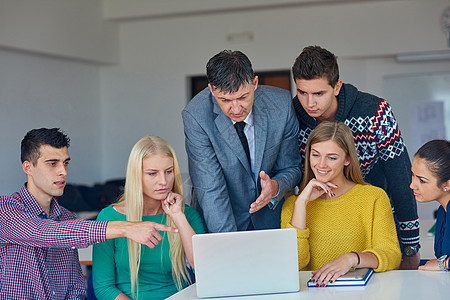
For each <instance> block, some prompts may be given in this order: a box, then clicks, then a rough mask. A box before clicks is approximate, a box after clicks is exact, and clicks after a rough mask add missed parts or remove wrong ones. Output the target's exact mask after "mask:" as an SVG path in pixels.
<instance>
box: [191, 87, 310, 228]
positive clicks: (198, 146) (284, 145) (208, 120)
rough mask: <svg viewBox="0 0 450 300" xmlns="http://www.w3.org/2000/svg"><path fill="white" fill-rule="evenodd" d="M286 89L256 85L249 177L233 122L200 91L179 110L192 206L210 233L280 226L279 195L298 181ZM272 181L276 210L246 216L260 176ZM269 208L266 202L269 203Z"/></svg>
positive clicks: (206, 92)
mask: <svg viewBox="0 0 450 300" xmlns="http://www.w3.org/2000/svg"><path fill="white" fill-rule="evenodd" d="M291 105H292V104H291V96H290V93H289V92H288V91H285V90H282V89H279V88H275V87H270V86H258V88H257V89H256V90H255V99H254V104H253V109H252V113H253V122H254V126H255V157H254V160H255V162H254V169H255V173H254V174H253V173H252V171H251V169H250V166H249V164H248V160H247V157H246V155H245V151H244V148H243V146H242V144H241V142H240V140H239V137H238V135H237V133H236V130H235V128H234V126H233V122H232V121H231V119H230V118H228V117H227V116H226V115H225V114H224V113H223V112H222V110H221V109H220V107H219V105H218V104H217V101H216V99H215V98H214V96H213V95H212V94H211V92H210V91H209V88H206V89H204V90H203V91H201V92H200V93H199V94H197V95H196V96H195V97H194V98H193V99H192V100H191V101H190V102H189V104H188V105H187V106H186V108H185V109H184V110H183V112H182V116H183V123H184V134H185V138H186V152H187V155H188V158H189V173H190V176H191V180H192V183H193V185H194V191H195V196H194V197H193V203H192V204H191V205H192V206H193V207H194V208H196V209H197V210H198V211H199V212H200V213H201V214H202V215H203V217H204V219H205V222H206V225H207V227H208V230H209V231H210V232H222V231H235V230H246V229H247V228H248V226H249V223H250V221H252V224H253V227H254V228H255V229H268V228H279V227H280V213H281V207H282V204H283V203H282V202H283V201H284V199H283V197H284V195H285V194H286V193H287V192H288V191H289V190H292V189H293V188H294V187H295V186H296V185H297V184H298V183H299V182H300V179H301V175H302V174H301V169H300V154H299V151H298V142H297V135H298V128H299V125H298V121H297V119H296V117H295V114H294V112H293V109H292V106H291ZM261 170H263V171H265V172H266V173H267V174H268V175H269V176H270V178H272V179H275V180H277V182H278V184H279V194H278V197H277V198H276V199H274V200H275V206H273V205H266V206H265V207H264V208H262V209H261V210H259V211H258V212H256V213H254V214H250V213H249V212H248V211H249V209H250V204H251V203H253V202H254V201H255V200H256V198H257V197H258V196H259V195H260V193H261V184H260V178H259V172H260V171H261ZM269 204H270V203H269ZM269 206H271V207H272V208H269Z"/></svg>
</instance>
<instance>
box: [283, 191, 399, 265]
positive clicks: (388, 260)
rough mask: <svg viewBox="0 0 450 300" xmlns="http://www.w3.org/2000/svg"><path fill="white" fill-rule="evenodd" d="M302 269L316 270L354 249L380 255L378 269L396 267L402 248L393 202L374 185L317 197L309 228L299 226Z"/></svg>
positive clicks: (288, 205) (287, 207) (287, 214)
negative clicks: (396, 227) (326, 196)
mask: <svg viewBox="0 0 450 300" xmlns="http://www.w3.org/2000/svg"><path fill="white" fill-rule="evenodd" d="M296 199H297V197H296V196H291V197H289V198H288V199H287V200H286V202H285V203H284V205H283V209H282V211H281V228H295V227H293V226H292V225H291V224H290V222H291V218H292V212H293V210H294V204H295V200H296ZM297 243H298V260H299V262H298V265H299V270H317V269H319V268H320V267H322V266H323V265H324V264H325V263H327V262H328V261H330V260H332V259H335V258H336V257H338V256H340V255H342V254H344V253H347V252H351V251H355V252H371V253H373V254H375V255H376V256H377V258H378V262H379V263H378V268H376V269H374V271H375V272H383V271H387V270H392V269H397V268H398V267H399V265H400V262H401V252H400V247H399V242H398V239H397V233H396V230H395V223H394V217H393V215H392V209H391V204H390V202H389V198H388V196H387V195H386V193H385V192H384V191H383V190H382V189H380V188H378V187H375V186H371V185H360V184H357V185H355V186H354V187H353V188H352V189H351V190H350V191H348V192H347V193H345V194H344V195H342V196H340V197H338V198H335V199H320V198H319V199H316V200H314V201H311V202H309V203H308V205H307V207H306V229H298V228H297Z"/></svg>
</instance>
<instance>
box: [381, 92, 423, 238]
mask: <svg viewBox="0 0 450 300" xmlns="http://www.w3.org/2000/svg"><path fill="white" fill-rule="evenodd" d="M373 131H374V133H375V136H376V143H377V148H378V151H379V153H380V158H381V159H380V163H381V164H382V166H383V170H384V174H386V183H387V189H386V192H387V193H388V195H389V196H390V198H391V199H392V204H393V207H394V214H395V216H396V217H397V220H398V222H399V226H400V235H401V242H402V244H403V245H416V244H418V243H419V217H418V214H417V203H416V200H415V199H414V195H413V193H412V190H411V189H410V188H409V184H410V180H411V161H410V159H409V156H408V152H407V150H406V146H405V144H404V141H403V138H402V136H401V133H400V129H399V127H398V123H397V120H396V119H395V116H394V113H393V111H392V108H391V107H390V105H389V104H388V103H387V102H386V101H385V100H381V101H380V103H379V105H378V110H377V114H376V116H375V118H374V119H373Z"/></svg>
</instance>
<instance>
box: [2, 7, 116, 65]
mask: <svg viewBox="0 0 450 300" xmlns="http://www.w3.org/2000/svg"><path fill="white" fill-rule="evenodd" d="M101 15H102V2H101V0H75V1H73V0H0V24H1V25H0V47H3V48H10V49H19V50H25V51H28V52H36V53H41V54H42V53H45V54H48V55H52V56H60V57H65V58H72V59H78V60H86V61H92V62H101V63H116V62H117V61H118V44H117V27H116V24H114V23H112V22H108V21H104V20H103V19H102V18H101Z"/></svg>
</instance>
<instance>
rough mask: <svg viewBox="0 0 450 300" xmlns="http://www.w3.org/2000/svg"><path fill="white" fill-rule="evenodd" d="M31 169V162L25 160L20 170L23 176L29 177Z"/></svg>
mask: <svg viewBox="0 0 450 300" xmlns="http://www.w3.org/2000/svg"><path fill="white" fill-rule="evenodd" d="M32 169H33V164H32V163H31V162H29V161H28V160H26V161H24V162H23V163H22V170H23V171H24V172H25V174H27V175H31V173H32Z"/></svg>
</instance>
